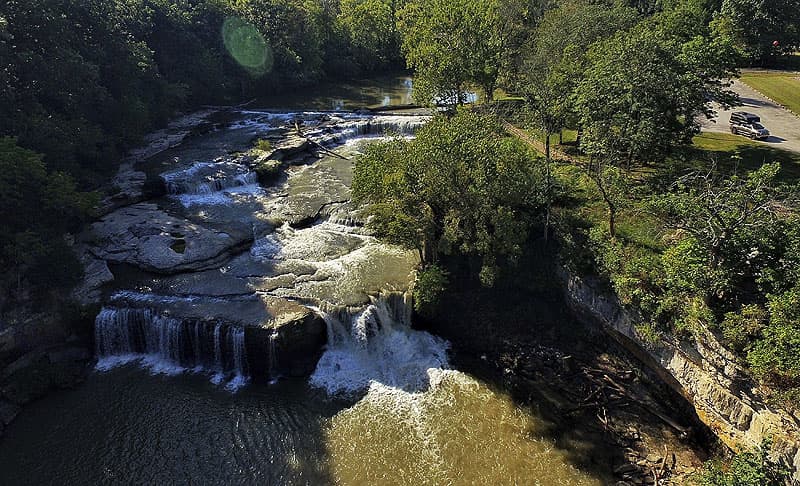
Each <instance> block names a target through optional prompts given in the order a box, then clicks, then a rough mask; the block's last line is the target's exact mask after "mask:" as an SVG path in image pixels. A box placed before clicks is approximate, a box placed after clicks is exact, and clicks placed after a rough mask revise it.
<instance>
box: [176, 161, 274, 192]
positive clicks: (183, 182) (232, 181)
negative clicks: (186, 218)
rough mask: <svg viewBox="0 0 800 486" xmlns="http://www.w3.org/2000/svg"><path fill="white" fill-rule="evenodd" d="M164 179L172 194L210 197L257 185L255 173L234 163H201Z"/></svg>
mask: <svg viewBox="0 0 800 486" xmlns="http://www.w3.org/2000/svg"><path fill="white" fill-rule="evenodd" d="M162 177H163V178H164V181H165V182H166V185H167V191H169V193H170V194H174V195H177V194H194V195H208V194H212V193H214V192H219V191H223V190H225V189H230V188H232V187H238V186H246V185H249V184H256V183H257V182H258V177H257V176H256V173H255V172H251V171H249V170H247V169H246V168H245V167H244V166H242V165H239V164H236V163H233V162H200V163H197V164H195V165H193V166H192V167H190V168H188V169H184V170H179V171H175V172H169V173H166V174H163V175H162Z"/></svg>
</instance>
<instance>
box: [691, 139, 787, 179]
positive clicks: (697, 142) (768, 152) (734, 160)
mask: <svg viewBox="0 0 800 486" xmlns="http://www.w3.org/2000/svg"><path fill="white" fill-rule="evenodd" d="M688 150H690V151H691V152H692V153H691V154H690V157H691V158H692V159H696V160H708V159H709V157H716V159H717V161H718V163H719V164H720V165H722V166H723V167H724V166H730V167H731V168H733V167H734V166H738V168H741V169H746V170H753V169H757V168H758V167H760V166H761V165H762V164H765V163H769V162H780V163H781V172H780V176H781V177H782V178H783V179H784V180H786V181H798V180H800V154H796V153H794V152H789V151H788V150H782V149H779V148H774V147H770V146H769V145H766V144H764V143H759V142H754V141H752V140H748V139H746V138H743V137H737V136H736V135H730V134H727V133H710V132H703V133H701V134H700V135H698V136H696V137H694V145H693V146H692V147H691V148H688Z"/></svg>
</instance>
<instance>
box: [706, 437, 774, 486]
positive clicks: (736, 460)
mask: <svg viewBox="0 0 800 486" xmlns="http://www.w3.org/2000/svg"><path fill="white" fill-rule="evenodd" d="M769 448H770V443H769V442H766V443H765V444H763V445H762V446H761V447H759V448H758V449H756V450H752V451H744V452H740V453H738V454H735V455H734V456H733V458H732V459H731V460H730V461H728V462H722V461H719V460H717V461H709V462H707V463H706V465H705V469H704V470H703V472H702V473H700V474H698V475H697V477H696V478H695V480H694V484H697V485H698V486H781V485H783V484H786V480H787V479H788V478H789V472H788V471H787V470H786V469H785V468H784V467H782V466H781V465H779V464H776V463H775V462H774V461H772V460H771V459H770V458H769V455H768V451H769Z"/></svg>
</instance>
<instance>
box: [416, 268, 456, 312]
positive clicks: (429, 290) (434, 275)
mask: <svg viewBox="0 0 800 486" xmlns="http://www.w3.org/2000/svg"><path fill="white" fill-rule="evenodd" d="M448 283H449V279H448V274H447V271H446V270H444V269H442V268H441V267H440V266H438V265H430V266H428V267H427V268H425V269H423V270H420V271H419V272H418V273H417V280H416V282H415V283H414V309H415V310H416V311H417V312H419V313H421V314H422V315H428V314H429V313H431V312H432V311H433V309H434V308H435V306H436V304H437V303H438V302H439V297H440V296H441V295H442V293H443V292H444V291H445V289H447V284H448Z"/></svg>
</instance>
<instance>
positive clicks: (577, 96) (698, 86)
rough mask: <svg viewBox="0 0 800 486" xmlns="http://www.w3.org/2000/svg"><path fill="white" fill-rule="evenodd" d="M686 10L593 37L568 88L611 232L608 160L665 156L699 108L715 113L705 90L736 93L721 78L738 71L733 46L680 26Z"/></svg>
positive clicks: (726, 98) (687, 134)
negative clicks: (585, 62)
mask: <svg viewBox="0 0 800 486" xmlns="http://www.w3.org/2000/svg"><path fill="white" fill-rule="evenodd" d="M691 13H692V11H691V10H690V9H688V10H680V9H679V10H676V11H671V12H669V13H664V14H661V15H659V16H656V17H654V18H653V19H651V20H650V21H647V22H643V23H640V24H638V25H637V26H636V27H634V28H632V29H630V30H627V31H621V32H619V33H617V34H616V35H614V36H613V37H611V38H609V39H607V40H603V41H601V42H598V43H596V44H594V45H593V46H592V47H591V48H590V50H589V53H588V59H589V61H590V65H589V68H588V69H587V71H586V72H585V75H584V77H583V79H582V80H581V81H580V82H579V84H578V86H577V88H576V90H575V92H574V94H573V96H574V98H573V102H574V104H575V108H576V111H577V113H578V115H579V119H580V126H581V127H582V128H583V130H584V134H583V138H582V140H581V148H582V149H583V150H584V151H585V152H586V153H587V154H588V155H589V157H590V160H591V161H592V163H591V164H590V166H591V167H592V174H593V179H594V180H595V182H596V184H597V186H598V189H599V190H600V192H601V194H602V196H603V199H604V201H605V202H606V204H607V206H608V213H609V233H610V234H611V236H612V237H613V236H615V228H614V225H615V217H616V209H615V207H614V204H613V201H612V200H611V198H609V197H608V194H609V191H608V187H607V186H605V185H604V178H605V173H606V167H607V166H609V165H611V166H614V167H619V168H622V169H625V170H629V169H630V168H632V167H633V165H634V164H635V163H640V162H650V163H653V162H659V161H661V160H663V159H664V158H665V157H666V156H667V155H668V154H669V153H670V151H671V149H672V148H673V147H674V146H676V145H679V144H685V143H689V142H690V141H691V138H692V136H693V135H694V134H696V133H697V132H698V131H699V124H698V122H697V118H698V117H699V116H700V115H705V116H709V117H710V116H713V112H712V110H711V105H710V101H709V97H710V95H711V96H714V97H715V98H716V99H718V100H719V101H720V102H722V103H723V104H729V103H730V102H732V100H733V99H735V95H733V94H732V93H731V92H730V91H729V90H727V85H726V84H725V83H723V82H720V79H727V78H728V77H730V76H731V75H732V74H734V73H735V67H734V61H735V57H734V56H732V55H728V54H730V53H731V52H732V49H731V48H730V46H725V45H724V44H723V45H719V44H720V41H719V40H717V39H716V38H711V37H710V35H707V36H703V35H702V34H708V32H703V30H701V31H700V32H699V33H697V34H696V35H692V31H693V30H694V31H696V29H702V24H701V23H699V22H698V24H697V26H696V27H695V28H694V29H693V28H690V29H678V28H677V27H678V26H677V25H676V24H678V22H683V24H681V25H680V27H683V26H684V25H685V24H686V22H685V21H684V20H683V15H690V14H691Z"/></svg>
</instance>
